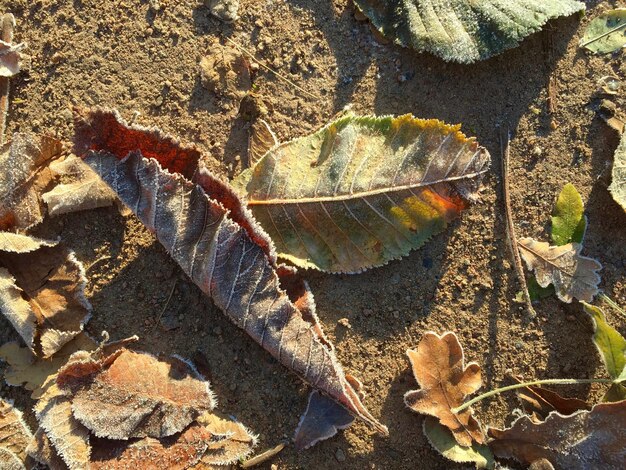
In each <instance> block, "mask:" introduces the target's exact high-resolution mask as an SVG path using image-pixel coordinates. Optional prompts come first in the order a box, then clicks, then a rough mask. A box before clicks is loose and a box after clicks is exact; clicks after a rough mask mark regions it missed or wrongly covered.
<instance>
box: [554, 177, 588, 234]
mask: <svg viewBox="0 0 626 470" xmlns="http://www.w3.org/2000/svg"><path fill="white" fill-rule="evenodd" d="M586 230H587V217H585V206H584V205H583V200H582V197H580V194H579V193H578V191H576V188H575V187H574V185H573V184H572V183H567V184H566V185H565V186H564V187H563V189H562V190H561V194H559V197H558V199H557V201H556V204H555V205H554V210H553V211H552V231H551V234H552V241H553V242H554V243H555V245H557V246H562V245H566V244H567V243H571V242H576V243H582V242H583V238H584V236H585V231H586Z"/></svg>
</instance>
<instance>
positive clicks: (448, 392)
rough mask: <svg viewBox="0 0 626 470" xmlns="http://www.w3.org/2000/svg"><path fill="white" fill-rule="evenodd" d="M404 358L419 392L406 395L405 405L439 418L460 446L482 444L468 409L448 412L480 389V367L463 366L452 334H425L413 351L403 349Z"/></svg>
mask: <svg viewBox="0 0 626 470" xmlns="http://www.w3.org/2000/svg"><path fill="white" fill-rule="evenodd" d="M407 355H408V356H409V360H410V361H411V366H412V368H413V375H414V376H415V379H416V380H417V382H418V384H419V385H420V387H421V390H413V391H410V392H407V393H406V394H405V395H404V402H405V403H406V405H407V406H408V407H409V408H411V409H412V410H413V411H416V412H417V413H422V414H426V415H430V416H434V417H436V418H439V422H440V423H441V424H442V425H444V426H446V427H448V428H449V429H450V431H452V434H453V436H454V438H455V439H456V441H457V442H458V443H459V444H460V445H462V446H465V447H470V446H471V445H472V442H473V441H475V442H477V443H479V444H483V443H484V442H485V438H484V436H483V433H482V430H481V428H480V424H479V423H478V421H477V420H476V419H475V418H474V417H473V416H472V411H471V409H470V408H468V409H465V410H464V411H461V412H459V413H457V414H454V413H452V411H451V410H452V409H453V408H455V407H457V406H460V405H461V404H463V400H464V399H465V397H466V396H468V395H470V394H472V393H474V392H475V391H476V390H478V389H479V388H480V386H481V379H480V366H479V365H478V364H476V363H474V362H471V363H469V364H468V365H467V367H466V366H465V359H464V357H463V349H462V347H461V345H460V343H459V340H458V338H457V337H456V335H455V334H454V333H451V332H448V333H445V334H444V335H443V336H439V335H437V334H436V333H432V332H427V333H425V334H424V337H423V338H422V340H421V341H420V343H419V344H418V345H417V349H409V350H407Z"/></svg>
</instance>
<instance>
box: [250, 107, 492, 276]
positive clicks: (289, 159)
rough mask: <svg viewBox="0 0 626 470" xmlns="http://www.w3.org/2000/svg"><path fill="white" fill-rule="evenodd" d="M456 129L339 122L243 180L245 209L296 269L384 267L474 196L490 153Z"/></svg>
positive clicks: (395, 121)
mask: <svg viewBox="0 0 626 470" xmlns="http://www.w3.org/2000/svg"><path fill="white" fill-rule="evenodd" d="M459 128H460V127H459V126H450V125H447V124H445V123H442V122H440V121H437V120H423V119H416V118H414V117H413V116H411V115H404V116H400V117H397V118H394V117H391V116H387V117H356V116H346V117H343V118H340V119H338V120H336V121H334V122H331V123H330V124H328V125H327V126H326V127H324V128H323V129H321V130H320V131H318V132H316V133H314V134H312V135H309V136H306V137H302V138H299V139H296V140H293V141H291V142H287V143H284V144H281V145H279V146H277V147H274V148H273V149H271V150H270V151H269V152H268V153H267V154H266V155H265V156H264V157H263V158H262V159H261V160H260V161H259V163H258V164H257V165H256V166H255V167H254V168H253V169H252V171H251V172H249V173H248V174H247V178H248V180H247V181H245V182H243V186H244V187H245V191H244V193H245V194H246V195H247V204H248V208H250V209H251V210H252V212H253V213H254V216H255V217H256V219H257V220H258V221H259V222H260V223H261V225H262V227H263V228H264V229H265V230H266V231H267V232H268V234H269V235H270V236H271V238H272V239H273V240H274V242H275V243H276V248H277V251H278V253H279V254H280V256H282V257H283V258H286V259H288V260H290V261H292V262H293V263H294V264H296V265H298V266H301V267H305V268H316V269H320V270H322V271H329V272H359V271H362V270H364V269H367V268H370V267H374V266H381V265H383V264H386V263H387V262H388V261H390V260H392V259H397V258H400V257H402V256H404V255H406V254H407V253H408V252H409V251H410V250H412V249H415V248H418V247H420V246H422V245H423V244H424V243H425V242H426V241H427V240H428V239H429V238H430V237H431V236H432V235H434V234H436V233H438V232H441V231H442V230H444V228H445V227H446V225H447V223H448V222H449V221H451V220H452V219H454V218H455V217H457V216H458V215H459V213H460V212H461V210H462V209H464V208H466V207H467V205H468V202H469V201H473V200H476V199H477V190H478V188H479V185H480V181H481V179H482V176H483V175H484V173H485V172H486V171H487V169H488V167H489V163H490V157H489V153H488V152H487V150H485V149H484V148H482V147H480V146H479V145H478V143H477V142H476V140H475V139H473V138H467V137H465V135H463V134H462V133H461V132H460V131H459ZM243 177H244V178H245V177H246V176H243ZM239 185H240V187H241V185H242V182H239Z"/></svg>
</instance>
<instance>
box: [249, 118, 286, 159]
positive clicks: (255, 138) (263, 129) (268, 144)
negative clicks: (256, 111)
mask: <svg viewBox="0 0 626 470" xmlns="http://www.w3.org/2000/svg"><path fill="white" fill-rule="evenodd" d="M278 143H279V142H278V138H277V137H276V134H274V132H273V131H272V128H271V127H270V125H269V124H268V123H267V122H265V121H264V120H263V119H257V120H256V121H255V122H254V124H252V127H251V128H250V137H249V139H248V165H249V166H251V167H252V166H254V165H256V164H257V163H258V162H259V160H261V158H262V157H263V155H265V154H266V153H267V152H269V151H270V150H271V149H272V148H274V147H276V146H277V145H278Z"/></svg>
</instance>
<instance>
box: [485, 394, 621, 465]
mask: <svg viewBox="0 0 626 470" xmlns="http://www.w3.org/2000/svg"><path fill="white" fill-rule="evenodd" d="M624 423H626V401H621V402H615V403H600V404H597V405H595V406H594V407H593V408H592V409H591V411H587V410H581V411H577V412H576V413H574V414H572V415H569V416H563V415H561V414H559V413H557V412H552V413H550V414H549V415H548V417H547V418H546V420H545V421H542V422H540V423H534V422H533V421H532V420H531V419H530V417H528V416H522V417H521V418H519V419H518V420H517V421H515V422H514V423H513V426H511V427H510V428H508V429H505V430H500V429H493V428H490V429H489V430H488V434H489V437H491V438H492V439H493V440H492V441H490V442H489V447H490V448H491V450H492V451H493V453H494V454H495V455H496V457H500V458H505V459H515V460H517V461H519V462H521V463H523V464H526V465H529V464H531V463H533V462H535V461H537V460H540V459H546V460H548V461H549V462H550V463H551V464H552V465H553V466H554V468H562V469H568V470H577V469H580V470H586V469H592V468H593V469H595V468H598V469H600V468H601V469H616V470H617V469H622V468H624V462H626V446H625V445H624V442H626V427H624Z"/></svg>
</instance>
